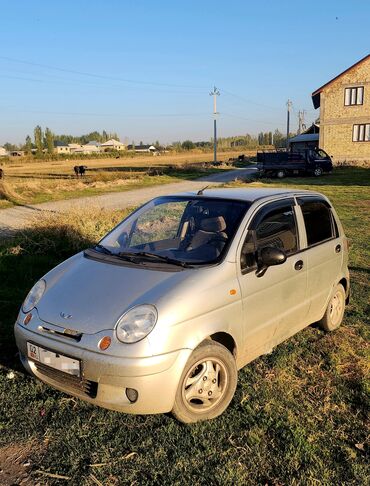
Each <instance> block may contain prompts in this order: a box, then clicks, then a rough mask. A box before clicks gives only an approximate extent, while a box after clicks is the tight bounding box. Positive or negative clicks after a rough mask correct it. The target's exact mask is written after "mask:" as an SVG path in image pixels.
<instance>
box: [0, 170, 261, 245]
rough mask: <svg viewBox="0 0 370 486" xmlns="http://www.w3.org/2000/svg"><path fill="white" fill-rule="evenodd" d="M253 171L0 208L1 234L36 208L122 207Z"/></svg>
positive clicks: (25, 219) (24, 220)
mask: <svg viewBox="0 0 370 486" xmlns="http://www.w3.org/2000/svg"><path fill="white" fill-rule="evenodd" d="M255 172H256V168H255V167H249V168H248V169H233V170H230V171H225V172H222V173H218V174H212V175H209V176H206V177H201V178H200V179H197V180H195V181H183V182H174V183H171V184H162V185H158V186H153V187H143V188H142V189H135V190H132V191H123V192H114V193H109V194H102V195H100V196H88V197H80V198H77V199H66V200H63V201H50V202H46V203H41V204H30V205H24V206H15V207H12V208H8V209H2V210H0V236H1V235H7V234H9V233H11V232H12V231H13V230H16V229H19V228H23V227H26V226H27V225H28V224H29V222H30V220H32V218H34V217H35V215H37V212H39V211H55V212H67V211H68V210H69V209H71V208H76V207H78V208H84V207H91V206H94V207H98V208H104V209H123V208H127V207H132V206H138V205H139V204H142V203H144V202H145V201H148V200H149V199H153V198H154V197H157V196H163V195H166V194H173V193H177V192H183V191H195V190H199V189H201V188H202V187H205V186H206V185H207V183H208V184H209V185H210V186H217V185H219V184H223V183H225V182H230V181H233V180H234V179H236V178H240V179H243V178H246V177H249V176H251V175H252V174H254V173H255Z"/></svg>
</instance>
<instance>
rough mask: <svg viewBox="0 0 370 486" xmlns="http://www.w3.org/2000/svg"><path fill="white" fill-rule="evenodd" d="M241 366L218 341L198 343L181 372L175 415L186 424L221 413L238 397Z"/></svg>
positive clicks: (174, 408)
mask: <svg viewBox="0 0 370 486" xmlns="http://www.w3.org/2000/svg"><path fill="white" fill-rule="evenodd" d="M236 383H237V369H236V364H235V359H234V357H233V355H232V354H231V353H230V351H228V350H227V349H226V348H225V347H224V346H222V345H221V344H219V343H216V342H214V341H208V340H207V341H204V343H202V344H201V345H200V346H198V347H197V348H196V349H195V350H194V352H193V353H192V355H191V356H190V358H189V360H188V362H187V363H186V366H185V369H184V371H183V373H182V375H181V378H180V381H179V386H178V389H177V392H176V398H175V404H174V407H173V409H172V413H173V415H174V416H175V417H176V418H177V419H178V420H180V421H181V422H184V423H193V422H198V421H201V420H208V419H212V418H215V417H217V416H218V415H221V413H222V412H223V411H224V410H225V409H226V408H227V407H228V405H229V403H230V402H231V399H232V398H233V396H234V393H235V388H236Z"/></svg>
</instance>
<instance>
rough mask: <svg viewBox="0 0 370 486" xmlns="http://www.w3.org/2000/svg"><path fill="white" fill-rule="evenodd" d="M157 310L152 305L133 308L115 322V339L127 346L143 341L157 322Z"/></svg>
mask: <svg viewBox="0 0 370 486" xmlns="http://www.w3.org/2000/svg"><path fill="white" fill-rule="evenodd" d="M157 317H158V313H157V309H156V308H155V307H154V305H149V304H144V305H138V306H137V307H133V308H132V309H130V310H129V311H127V312H126V313H125V314H123V315H122V316H121V317H120V318H119V319H118V321H117V324H116V333H117V338H118V339H119V340H120V341H121V342H123V343H127V344H131V343H137V342H138V341H140V340H141V339H144V338H145V337H146V336H147V335H148V334H149V333H150V331H151V330H152V329H153V327H154V326H155V324H156V322H157Z"/></svg>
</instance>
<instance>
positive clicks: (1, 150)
mask: <svg viewBox="0 0 370 486" xmlns="http://www.w3.org/2000/svg"><path fill="white" fill-rule="evenodd" d="M7 155H9V153H8V152H7V151H6V150H5V148H4V147H0V157H6V156H7Z"/></svg>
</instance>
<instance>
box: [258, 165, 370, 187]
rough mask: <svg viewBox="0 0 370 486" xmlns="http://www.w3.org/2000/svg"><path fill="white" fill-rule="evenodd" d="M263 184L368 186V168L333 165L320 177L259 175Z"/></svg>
mask: <svg viewBox="0 0 370 486" xmlns="http://www.w3.org/2000/svg"><path fill="white" fill-rule="evenodd" d="M258 180H259V181H260V182H263V183H264V184H276V183H284V184H289V185H294V186H302V185H304V186H308V185H314V186H369V185H370V168H365V167H335V168H334V170H333V172H332V173H331V174H324V175H322V176H321V177H314V176H307V177H301V176H297V177H286V178H284V179H277V178H273V179H270V178H267V177H260V178H259V179H258Z"/></svg>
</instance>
